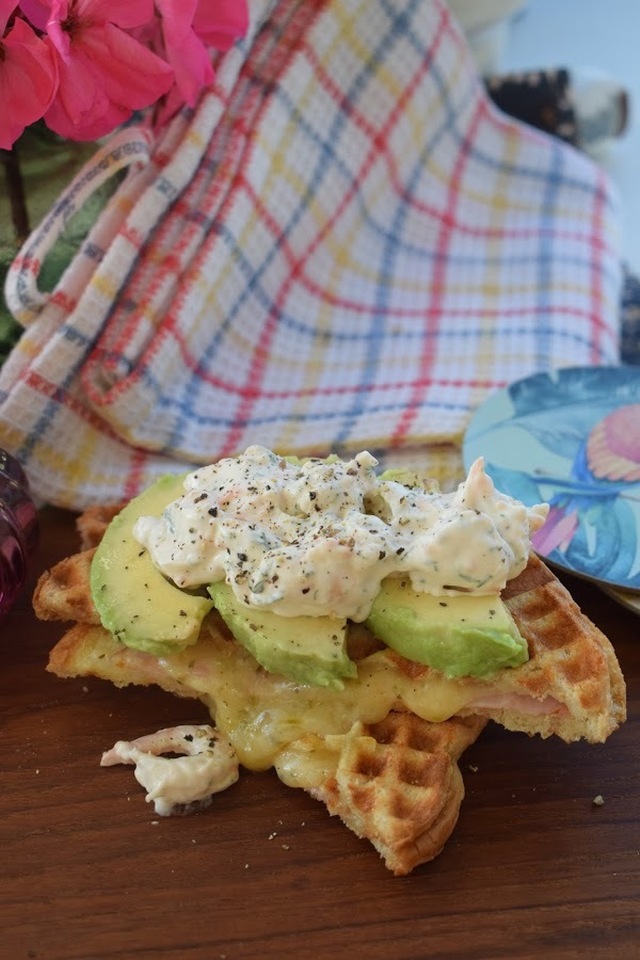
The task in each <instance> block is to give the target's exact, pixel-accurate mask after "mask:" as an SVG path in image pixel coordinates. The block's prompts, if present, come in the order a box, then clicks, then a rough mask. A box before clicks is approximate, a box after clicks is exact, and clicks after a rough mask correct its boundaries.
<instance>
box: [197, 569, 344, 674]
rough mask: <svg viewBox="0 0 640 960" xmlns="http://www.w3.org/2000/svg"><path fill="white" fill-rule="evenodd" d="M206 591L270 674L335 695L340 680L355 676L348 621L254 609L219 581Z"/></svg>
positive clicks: (227, 622)
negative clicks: (329, 688)
mask: <svg viewBox="0 0 640 960" xmlns="http://www.w3.org/2000/svg"><path fill="white" fill-rule="evenodd" d="M207 589H208V591H209V593H210V594H211V596H212V597H213V602H214V605H215V607H216V609H217V611H218V613H219V614H220V616H221V617H222V619H223V620H224V621H225V623H226V624H227V626H228V627H229V629H230V630H231V632H232V634H233V635H234V637H235V638H236V640H237V641H238V642H239V643H241V644H242V645H243V647H246V649H247V650H248V651H249V652H250V653H251V654H253V656H254V657H255V658H256V660H257V661H258V663H259V664H260V665H261V666H262V667H264V668H265V670H268V671H269V672H270V673H280V674H282V675H283V676H285V677H288V678H289V679H291V680H295V681H296V682H297V683H308V684H312V685H314V686H320V687H332V688H333V689H335V690H342V689H343V688H344V682H343V680H344V679H347V678H349V677H355V676H356V672H357V671H356V665H355V663H354V662H353V660H351V659H350V658H349V656H348V654H347V650H346V642H347V621H346V620H334V619H332V618H331V617H282V616H280V615H279V614H277V613H274V612H273V611H272V610H258V609H256V608H255V607H249V606H247V605H246V604H244V603H242V602H241V601H240V600H238V598H237V597H236V595H235V594H234V592H233V590H232V588H231V587H230V586H229V584H227V583H225V582H223V581H220V582H218V583H212V584H211V585H210V586H209V587H207Z"/></svg>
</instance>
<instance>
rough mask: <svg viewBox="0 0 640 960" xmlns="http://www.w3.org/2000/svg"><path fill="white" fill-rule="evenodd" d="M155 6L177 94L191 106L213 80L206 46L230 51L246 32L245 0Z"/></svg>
mask: <svg viewBox="0 0 640 960" xmlns="http://www.w3.org/2000/svg"><path fill="white" fill-rule="evenodd" d="M156 7H157V9H158V11H159V13H160V16H161V19H162V37H163V41H164V49H165V53H166V57H167V60H168V61H169V63H170V64H171V66H172V67H173V70H174V73H175V77H176V85H177V88H178V92H179V94H180V97H181V99H182V101H183V102H184V103H187V104H188V105H189V106H190V107H192V106H194V104H195V102H196V100H197V98H198V94H199V93H200V91H201V90H202V89H203V88H204V87H206V86H208V85H209V84H210V83H211V81H212V80H213V75H214V74H213V67H212V65H211V54H210V53H209V51H208V49H207V46H208V47H215V48H216V49H218V50H228V49H229V47H230V46H231V45H232V44H233V42H234V41H235V40H237V39H238V38H239V37H241V36H243V34H244V33H246V30H247V26H248V12H247V4H246V0H156ZM205 44H206V46H205Z"/></svg>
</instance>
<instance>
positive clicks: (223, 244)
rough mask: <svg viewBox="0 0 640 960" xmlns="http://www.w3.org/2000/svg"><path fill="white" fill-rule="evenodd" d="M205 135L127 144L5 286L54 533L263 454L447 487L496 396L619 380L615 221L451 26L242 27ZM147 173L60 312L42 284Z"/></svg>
mask: <svg viewBox="0 0 640 960" xmlns="http://www.w3.org/2000/svg"><path fill="white" fill-rule="evenodd" d="M250 11H251V26H250V30H249V33H248V35H247V36H246V37H245V38H244V40H243V41H242V42H241V43H238V44H237V45H236V46H235V47H234V48H233V49H232V50H230V51H228V52H227V53H225V54H222V55H220V56H218V58H217V60H216V71H217V75H216V80H215V83H214V85H213V86H212V87H211V89H209V90H208V91H206V93H205V94H204V95H203V97H202V99H201V101H200V102H199V104H198V106H197V108H196V110H195V111H194V112H192V113H186V112H185V113H183V114H182V115H180V116H179V117H177V118H176V119H175V121H173V122H172V124H171V125H170V126H169V127H168V128H167V129H166V130H165V131H164V132H163V133H162V134H161V135H159V136H157V137H156V138H153V137H152V136H151V135H150V134H149V132H148V131H146V130H144V129H136V128H133V129H131V130H124V131H121V132H120V133H119V134H118V135H117V136H116V137H115V138H114V139H113V140H112V141H110V142H109V143H108V144H107V145H106V146H105V147H104V148H103V149H102V150H101V151H100V153H99V154H98V155H97V157H96V159H95V161H94V162H93V163H90V164H89V166H88V167H87V168H86V169H85V170H83V171H81V173H80V174H79V176H78V179H77V180H76V181H74V183H73V184H71V186H70V188H69V190H68V191H67V192H66V194H64V195H63V196H62V197H61V198H60V202H59V203H58V204H57V205H56V207H55V208H54V210H52V212H51V215H50V216H49V217H48V218H47V219H46V220H45V221H44V223H43V224H42V225H41V227H40V228H39V229H38V230H36V232H35V234H34V235H33V237H31V238H30V240H29V241H28V242H27V243H26V245H25V247H24V248H23V250H22V251H21V254H20V255H19V257H18V258H17V260H16V262H15V263H14V265H13V267H12V269H11V271H10V275H9V277H8V280H7V287H6V295H7V300H8V302H9V304H10V306H11V309H12V311H13V313H14V314H15V316H16V317H17V318H18V320H19V321H20V322H21V323H22V324H23V325H24V326H25V332H24V334H23V335H22V337H21V339H20V341H19V343H18V345H17V346H16V347H15V348H14V350H13V351H12V353H11V355H10V356H9V358H8V360H7V362H6V363H5V365H4V367H3V370H2V373H1V375H0V445H2V446H4V447H6V448H8V449H9V450H11V451H12V452H13V453H15V454H16V455H17V456H18V457H19V458H20V460H21V461H22V463H23V464H24V466H25V467H26V469H27V471H28V473H29V476H30V479H31V483H32V485H33V488H34V491H35V493H36V494H37V495H38V496H39V497H40V498H42V499H44V500H48V501H51V502H53V503H55V504H58V505H61V506H67V507H71V508H81V507H84V506H85V505H88V504H91V503H96V502H104V501H113V500H119V499H121V498H124V497H128V496H130V495H132V494H134V493H136V492H137V491H138V490H139V489H140V488H141V487H142V486H143V485H145V484H147V483H149V482H150V481H151V480H152V479H153V478H155V477H156V476H158V475H159V474H162V473H165V472H168V471H175V470H183V469H184V470H187V469H190V468H192V467H193V466H194V465H195V464H199V463H202V462H209V461H211V460H213V459H215V458H218V457H220V456H224V455H228V454H232V453H235V452H238V451H240V450H242V449H244V448H245V447H246V446H247V445H249V444H250V443H261V444H264V445H265V446H269V447H271V448H273V449H276V450H278V451H281V452H283V453H284V452H289V453H298V454H305V453H313V454H316V455H324V454H326V453H328V452H329V451H331V450H336V451H338V452H340V453H341V454H343V455H344V454H348V453H349V452H350V451H356V450H360V449H364V448H368V449H370V450H371V451H372V452H373V453H374V454H376V455H378V456H379V457H380V459H381V460H382V461H383V463H384V464H385V465H387V464H389V463H401V464H413V463H419V464H420V466H421V467H422V468H425V469H428V470H430V471H431V472H432V473H433V474H434V475H435V476H437V477H439V478H440V479H441V481H443V482H444V485H445V486H447V485H449V484H450V483H451V482H453V481H454V480H455V479H457V478H458V477H459V470H460V441H461V438H462V436H463V433H464V430H465V427H466V425H467V423H468V420H469V418H470V416H471V414H472V413H473V411H474V410H475V408H476V407H477V406H478V404H479V403H480V402H481V401H482V400H483V399H484V397H485V396H487V394H488V393H489V392H490V391H492V390H495V389H496V388H499V387H501V386H503V385H504V384H506V383H508V382H510V381H512V380H514V379H517V378H519V377H522V376H524V375H527V374H529V373H532V372H534V371H538V370H543V369H549V368H555V367H562V366H567V365H576V364H578V365H585V364H600V363H615V362H616V361H617V359H618V350H619V343H618V339H619V337H618V303H619V294H620V282H621V280H620V278H621V268H620V256H619V249H618V230H617V224H618V219H619V214H618V209H617V200H616V197H615V196H614V194H613V192H612V189H611V187H610V185H609V184H608V182H607V181H606V179H605V177H604V175H603V173H602V172H601V171H600V169H599V168H598V167H596V166H595V165H594V164H593V163H592V162H591V161H590V160H589V159H588V158H586V157H585V156H583V155H581V154H580V153H579V152H578V151H576V150H574V149H573V148H572V147H570V146H567V145H565V144H563V143H561V142H560V141H558V140H557V139H553V138H551V137H548V136H546V135H545V134H542V133H539V132H538V131H535V130H533V129H531V128H528V127H526V126H524V125H523V124H521V123H519V122H517V121H515V120H513V119H511V118H508V117H507V116H506V115H504V114H502V113H501V112H500V111H499V110H498V109H497V108H496V107H495V105H494V104H492V103H491V101H490V99H489V97H488V96H487V94H486V91H485V90H484V87H483V84H482V82H481V81H480V79H479V78H478V76H477V74H476V69H475V66H474V62H473V58H472V56H471V54H470V53H469V51H468V49H467V47H466V45H465V41H464V39H463V36H462V34H461V32H460V30H459V29H458V27H457V25H456V24H455V23H454V22H453V21H452V19H451V17H450V14H449V13H448V10H447V8H446V6H445V5H444V4H443V3H441V2H439V0H316V2H313V3H312V2H309V0H251V2H250ZM123 165H129V173H128V175H127V177H126V178H125V179H124V181H123V183H122V184H121V185H120V186H119V187H118V189H117V191H116V193H115V194H114V196H113V198H112V200H111V201H110V203H109V204H108V205H107V207H106V209H105V210H104V212H103V214H102V215H101V216H100V217H99V218H98V220H97V222H96V223H95V225H94V227H93V228H92V230H91V231H90V233H89V235H88V237H87V239H86V241H85V243H84V245H83V247H82V249H81V250H80V252H79V253H78V255H77V257H76V258H75V260H74V261H73V263H72V264H71V266H70V267H69V268H68V270H67V271H66V272H65V274H64V275H63V277H62V278H61V280H60V283H59V284H58V286H57V287H56V289H55V290H54V291H53V292H52V294H51V295H47V296H43V295H42V294H41V293H40V292H39V291H38V288H37V274H38V270H39V267H40V264H41V262H42V258H43V256H45V255H46V252H47V250H48V249H50V248H51V245H52V244H53V243H54V242H55V239H56V236H58V235H59V232H60V229H61V228H62V225H63V224H64V222H65V219H66V218H68V216H69V215H70V213H71V212H72V211H73V210H74V209H75V208H76V206H77V205H78V204H80V203H81V202H82V199H83V197H84V196H85V195H86V193H87V192H90V190H91V185H92V183H93V182H97V181H99V180H101V179H104V178H105V177H107V176H109V174H110V172H111V171H112V170H113V169H115V168H118V167H121V166H123Z"/></svg>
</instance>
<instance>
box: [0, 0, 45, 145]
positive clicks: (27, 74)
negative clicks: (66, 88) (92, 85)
mask: <svg viewBox="0 0 640 960" xmlns="http://www.w3.org/2000/svg"><path fill="white" fill-rule="evenodd" d="M15 8H16V3H15V0H0V104H2V108H1V109H0V147H1V148H2V149H3V150H9V149H10V148H11V147H12V146H13V144H14V143H15V141H16V140H17V139H18V137H19V136H20V134H21V133H22V131H23V130H24V129H25V127H28V126H29V124H31V123H34V122H35V121H36V120H39V119H40V117H42V115H43V114H44V112H45V111H46V110H47V108H48V107H49V104H50V103H51V101H52V99H53V96H54V94H55V92H56V87H57V83H58V71H57V66H56V60H55V57H54V55H53V52H52V51H51V49H50V48H49V47H48V46H47V45H46V44H45V43H44V42H43V41H42V40H40V39H39V38H38V37H37V36H36V34H35V33H34V31H33V30H32V29H31V27H30V26H29V24H28V23H26V21H25V20H21V19H20V18H16V19H15V20H14V22H13V25H12V26H10V27H9V29H7V24H8V22H9V18H10V17H11V15H12V13H13V12H14V10H15ZM5 31H6V34H5Z"/></svg>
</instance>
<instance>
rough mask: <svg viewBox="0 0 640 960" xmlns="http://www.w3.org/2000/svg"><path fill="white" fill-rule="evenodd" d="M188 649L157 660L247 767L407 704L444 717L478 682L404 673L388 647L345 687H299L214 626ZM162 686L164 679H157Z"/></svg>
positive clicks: (363, 663) (426, 715)
mask: <svg viewBox="0 0 640 960" xmlns="http://www.w3.org/2000/svg"><path fill="white" fill-rule="evenodd" d="M207 632H208V631H207V630H206V628H205V629H204V630H203V638H202V639H201V640H199V641H198V643H197V644H196V645H195V646H193V647H190V648H189V649H188V650H186V651H184V652H183V653H180V654H175V655H173V656H171V657H166V658H161V659H159V660H158V661H157V667H159V668H160V670H161V672H162V674H163V675H164V676H165V677H169V678H170V679H171V681H172V682H174V683H178V684H181V685H183V686H184V687H186V688H188V689H189V690H191V691H193V695H194V696H197V697H199V698H200V699H201V700H203V701H204V702H205V703H206V704H207V705H208V707H209V709H210V711H211V715H212V717H213V718H214V719H215V721H216V725H217V727H218V729H219V730H220V732H221V733H222V734H223V735H224V736H226V737H227V738H228V740H229V742H230V743H231V744H232V746H233V747H234V749H235V750H236V752H237V755H238V759H239V761H240V763H241V764H242V765H243V766H245V767H248V768H249V769H251V770H264V769H267V768H268V767H270V766H272V765H273V764H274V763H275V761H276V758H277V756H278V754H279V753H280V752H281V751H282V750H283V749H284V748H285V747H287V746H288V745H290V744H291V743H293V742H294V741H296V740H299V739H300V738H301V737H304V736H306V735H309V734H317V735H320V736H327V735H331V734H344V733H347V732H348V731H349V730H350V729H351V728H352V726H353V724H354V723H356V722H357V721H362V722H363V723H374V722H376V721H379V720H382V719H383V717H385V716H386V715H387V714H388V713H389V711H390V710H394V709H396V710H397V709H406V710H410V711H412V712H413V713H416V714H417V715H418V716H419V717H422V718H423V719H424V720H430V721H441V720H446V719H448V718H449V717H451V716H453V715H454V714H456V713H458V712H459V711H460V710H462V709H463V708H464V707H465V706H467V705H468V704H469V703H470V702H471V701H472V700H473V698H474V696H476V695H477V693H478V689H479V687H478V686H477V685H476V684H475V683H473V682H470V681H468V680H465V681H464V682H461V681H458V680H447V679H446V678H445V677H443V676H442V675H440V674H435V673H433V672H431V671H429V670H418V671H417V675H414V676H412V675H410V673H409V672H406V671H404V670H402V669H401V667H400V662H399V660H398V658H397V657H395V656H394V655H393V654H392V653H391V652H390V651H389V650H380V651H378V652H376V653H373V654H371V655H369V656H367V657H365V658H364V659H362V660H360V661H359V662H358V675H357V677H356V678H355V679H353V680H347V681H346V682H345V685H344V690H342V691H336V690H331V689H327V688H325V687H313V686H306V685H303V684H297V683H295V682H294V681H292V680H288V679H287V678H285V677H282V676H279V675H276V674H272V673H268V672H267V671H265V670H263V669H262V668H261V667H260V666H259V665H258V664H257V662H256V661H255V660H254V659H253V657H251V655H250V654H248V653H247V652H246V651H245V650H244V649H243V648H242V647H240V645H239V644H238V643H236V642H235V641H233V640H229V639H227V638H226V637H224V636H222V635H221V634H219V633H218V632H217V631H215V630H211V631H209V632H208V636H207ZM160 682H161V684H162V681H160Z"/></svg>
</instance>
